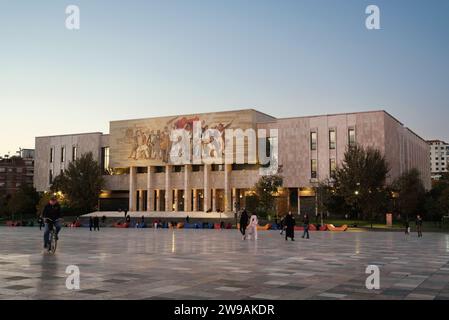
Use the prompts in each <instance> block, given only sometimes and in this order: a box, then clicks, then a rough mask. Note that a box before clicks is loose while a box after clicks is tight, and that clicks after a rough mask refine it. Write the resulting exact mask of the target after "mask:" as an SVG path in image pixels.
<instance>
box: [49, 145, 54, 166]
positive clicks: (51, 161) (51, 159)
mask: <svg viewBox="0 0 449 320" xmlns="http://www.w3.org/2000/svg"><path fill="white" fill-rule="evenodd" d="M54 150H55V149H53V148H50V163H53V156H54V154H55V152H54Z"/></svg>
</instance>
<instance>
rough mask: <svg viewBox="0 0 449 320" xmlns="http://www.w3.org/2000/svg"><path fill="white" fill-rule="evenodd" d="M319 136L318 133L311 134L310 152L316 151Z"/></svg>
mask: <svg viewBox="0 0 449 320" xmlns="http://www.w3.org/2000/svg"><path fill="white" fill-rule="evenodd" d="M317 138H318V134H317V133H316V132H311V133H310V150H316V147H317Z"/></svg>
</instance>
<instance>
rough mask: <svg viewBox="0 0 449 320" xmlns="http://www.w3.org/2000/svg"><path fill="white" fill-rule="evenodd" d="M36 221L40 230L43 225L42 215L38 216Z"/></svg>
mask: <svg viewBox="0 0 449 320" xmlns="http://www.w3.org/2000/svg"><path fill="white" fill-rule="evenodd" d="M37 222H38V223H39V230H42V227H43V226H44V219H42V217H39V218H38V219H37Z"/></svg>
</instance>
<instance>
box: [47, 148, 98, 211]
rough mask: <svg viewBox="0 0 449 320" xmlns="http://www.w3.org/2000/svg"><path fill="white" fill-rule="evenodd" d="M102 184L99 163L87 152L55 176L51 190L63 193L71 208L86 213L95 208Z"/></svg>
mask: <svg viewBox="0 0 449 320" xmlns="http://www.w3.org/2000/svg"><path fill="white" fill-rule="evenodd" d="M103 185H104V179H103V176H102V170H101V168H100V165H99V164H98V162H97V161H95V160H94V159H93V155H92V153H91V152H89V153H86V154H83V155H81V157H80V158H78V159H76V160H75V161H73V162H71V163H70V164H69V166H68V168H67V170H65V171H64V172H63V173H61V174H60V175H59V176H58V177H56V178H55V180H54V182H53V184H52V187H51V190H52V192H55V193H57V192H61V193H62V194H64V196H65V197H66V198H67V201H68V203H69V204H70V206H71V207H72V208H74V209H77V210H79V211H81V213H88V212H91V211H94V210H95V207H96V206H97V204H98V197H99V195H100V192H101V189H102V187H103Z"/></svg>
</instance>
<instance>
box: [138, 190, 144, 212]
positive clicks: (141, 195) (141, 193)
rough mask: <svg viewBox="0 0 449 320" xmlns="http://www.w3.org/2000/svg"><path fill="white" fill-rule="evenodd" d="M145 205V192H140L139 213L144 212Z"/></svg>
mask: <svg viewBox="0 0 449 320" xmlns="http://www.w3.org/2000/svg"><path fill="white" fill-rule="evenodd" d="M144 204H145V198H144V192H143V190H139V211H143V207H144Z"/></svg>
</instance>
